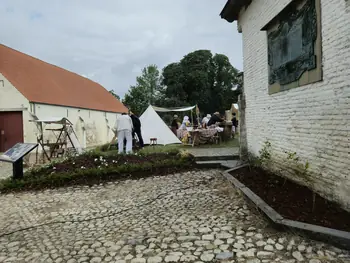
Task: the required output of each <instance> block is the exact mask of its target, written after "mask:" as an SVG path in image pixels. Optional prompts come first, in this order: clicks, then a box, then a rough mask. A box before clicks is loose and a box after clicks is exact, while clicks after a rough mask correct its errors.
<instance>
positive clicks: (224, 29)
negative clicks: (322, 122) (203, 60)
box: [0, 0, 242, 96]
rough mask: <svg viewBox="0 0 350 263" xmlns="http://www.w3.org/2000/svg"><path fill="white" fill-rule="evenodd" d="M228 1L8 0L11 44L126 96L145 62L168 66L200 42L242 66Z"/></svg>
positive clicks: (2, 18) (5, 14) (1, 16)
mask: <svg viewBox="0 0 350 263" xmlns="http://www.w3.org/2000/svg"><path fill="white" fill-rule="evenodd" d="M225 2H226V0H220V1H219V0H216V1H213V0H190V1H189V0H177V1H173V0H152V1H144V0H133V1H126V0H104V1H96V0H84V1H83V0H50V1H47V0H31V1H28V0H2V9H0V23H1V24H2V25H6V26H2V27H0V35H1V39H2V40H1V41H2V43H3V44H5V45H8V46H10V47H13V48H15V49H18V50H20V51H22V52H25V53H28V54H30V55H32V56H35V57H37V58H39V59H42V60H44V61H47V62H49V63H53V64H56V65H58V66H61V67H63V68H66V69H68V70H71V71H74V72H76V73H78V74H81V75H84V76H87V77H89V78H91V79H92V80H94V81H97V82H99V83H101V84H102V85H103V86H105V87H106V89H114V90H115V91H116V92H117V93H118V94H119V95H121V96H123V95H124V93H125V92H126V91H127V90H128V88H129V86H130V85H133V84H135V78H136V76H137V75H138V74H139V72H138V71H140V70H141V69H142V68H143V67H144V66H146V65H148V64H157V65H158V66H159V68H160V69H162V68H163V67H164V66H165V65H167V64H168V63H171V62H175V61H178V60H180V59H181V58H182V57H183V56H184V55H185V54H187V53H189V52H191V51H194V50H196V49H210V50H212V52H213V53H224V54H226V55H227V56H228V57H229V58H230V60H231V63H232V64H233V65H234V66H235V67H237V68H238V69H242V46H241V36H240V35H239V34H238V33H237V30H236V25H235V24H229V23H227V22H225V21H223V20H221V19H220V17H219V13H220V11H221V9H222V7H223V6H224V4H225Z"/></svg>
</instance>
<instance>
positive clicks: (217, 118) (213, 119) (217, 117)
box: [207, 112, 224, 127]
mask: <svg viewBox="0 0 350 263" xmlns="http://www.w3.org/2000/svg"><path fill="white" fill-rule="evenodd" d="M223 121H224V120H223V119H222V118H221V117H220V113H219V112H215V113H214V115H213V116H211V118H210V120H209V121H208V124H207V127H210V126H211V125H214V124H216V123H217V122H223Z"/></svg>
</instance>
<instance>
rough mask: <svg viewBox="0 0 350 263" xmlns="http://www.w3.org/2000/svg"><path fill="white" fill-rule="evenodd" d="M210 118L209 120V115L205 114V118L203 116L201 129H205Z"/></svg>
mask: <svg viewBox="0 0 350 263" xmlns="http://www.w3.org/2000/svg"><path fill="white" fill-rule="evenodd" d="M210 118H211V115H210V114H207V116H205V117H204V118H203V120H202V126H203V128H207V124H208V122H209V120H210Z"/></svg>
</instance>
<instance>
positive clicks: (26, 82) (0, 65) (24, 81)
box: [0, 44, 127, 112]
mask: <svg viewBox="0 0 350 263" xmlns="http://www.w3.org/2000/svg"><path fill="white" fill-rule="evenodd" d="M0 72H1V73H2V74H3V75H4V76H5V78H6V79H7V80H8V81H10V82H11V83H12V85H14V86H15V87H16V89H17V90H18V91H19V92H21V93H22V94H23V96H24V97H26V98H27V99H28V100H29V101H31V102H36V103H45V104H53V105H61V106H69V107H77V108H84V109H92V110H100V111H108V112H125V111H127V108H126V107H125V106H124V105H123V104H122V103H121V102H120V101H119V100H117V99H116V98H115V97H114V96H113V95H112V94H110V93H109V92H108V91H107V90H106V89H105V88H104V87H102V86H101V85H100V84H98V83H96V82H94V81H92V80H90V79H87V78H85V77H82V76H80V75H78V74H75V73H73V72H70V71H68V70H65V69H63V68H60V67H57V66H54V65H52V64H49V63H46V62H44V61H41V60H39V59H37V58H34V57H32V56H29V55H26V54H24V53H21V52H19V51H16V50H14V49H12V48H9V47H7V46H4V45H1V44H0Z"/></svg>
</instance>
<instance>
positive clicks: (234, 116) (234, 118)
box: [232, 113, 238, 138]
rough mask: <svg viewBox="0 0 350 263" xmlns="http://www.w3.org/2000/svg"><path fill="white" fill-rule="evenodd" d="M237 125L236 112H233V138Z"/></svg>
mask: <svg viewBox="0 0 350 263" xmlns="http://www.w3.org/2000/svg"><path fill="white" fill-rule="evenodd" d="M237 127H238V120H237V118H236V113H233V118H232V136H233V138H235V133H236V132H237Z"/></svg>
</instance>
